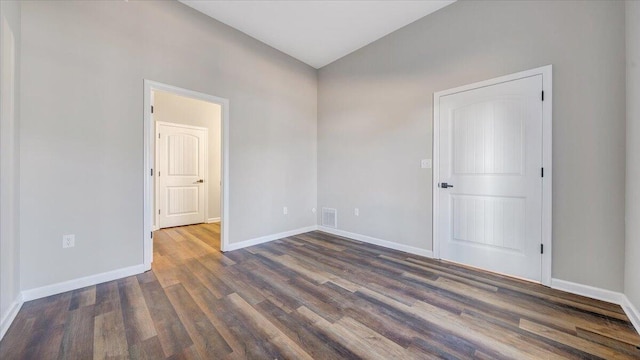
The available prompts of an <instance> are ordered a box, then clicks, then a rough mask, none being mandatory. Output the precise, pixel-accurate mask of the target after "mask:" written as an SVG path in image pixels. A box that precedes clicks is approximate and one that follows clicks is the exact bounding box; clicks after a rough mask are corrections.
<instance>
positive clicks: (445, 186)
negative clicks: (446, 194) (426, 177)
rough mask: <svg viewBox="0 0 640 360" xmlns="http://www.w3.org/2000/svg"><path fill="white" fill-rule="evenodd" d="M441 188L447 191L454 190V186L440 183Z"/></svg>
mask: <svg viewBox="0 0 640 360" xmlns="http://www.w3.org/2000/svg"><path fill="white" fill-rule="evenodd" d="M440 187H441V188H443V189H446V188H452V187H453V185H449V184H447V183H440Z"/></svg>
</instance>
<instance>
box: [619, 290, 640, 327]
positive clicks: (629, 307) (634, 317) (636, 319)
mask: <svg viewBox="0 0 640 360" xmlns="http://www.w3.org/2000/svg"><path fill="white" fill-rule="evenodd" d="M620 306H622V309H623V310H624V312H625V313H626V314H627V316H628V317H629V320H631V323H632V324H633V327H634V328H636V331H637V332H638V333H639V334H640V311H638V308H636V307H635V306H634V305H633V304H632V303H631V301H629V298H628V297H627V296H626V295H622V304H620Z"/></svg>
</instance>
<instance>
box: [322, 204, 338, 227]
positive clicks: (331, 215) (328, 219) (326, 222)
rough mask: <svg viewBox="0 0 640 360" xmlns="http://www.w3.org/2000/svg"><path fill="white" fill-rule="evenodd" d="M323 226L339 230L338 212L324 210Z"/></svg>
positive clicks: (329, 209)
mask: <svg viewBox="0 0 640 360" xmlns="http://www.w3.org/2000/svg"><path fill="white" fill-rule="evenodd" d="M322 226H325V227H330V228H334V229H337V228H338V210H336V209H331V208H322Z"/></svg>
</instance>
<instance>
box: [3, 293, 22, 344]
mask: <svg viewBox="0 0 640 360" xmlns="http://www.w3.org/2000/svg"><path fill="white" fill-rule="evenodd" d="M22 304H24V301H22V295H21V294H18V298H17V299H16V300H15V301H14V302H13V303H12V304H11V307H10V308H9V311H8V312H7V314H6V315H5V316H4V317H3V318H2V320H0V340H2V338H3V337H4V335H5V334H6V333H7V330H9V326H11V323H13V320H15V318H16V315H18V312H19V311H20V309H21V308H22Z"/></svg>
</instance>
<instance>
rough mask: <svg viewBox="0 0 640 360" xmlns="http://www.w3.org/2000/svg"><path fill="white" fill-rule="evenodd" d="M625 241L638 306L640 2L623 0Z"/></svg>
mask: <svg viewBox="0 0 640 360" xmlns="http://www.w3.org/2000/svg"><path fill="white" fill-rule="evenodd" d="M626 5H627V13H626V14H627V16H626V27H627V222H626V230H627V233H626V235H627V241H626V251H625V266H626V267H625V283H624V292H625V294H626V295H627V298H629V300H630V301H631V303H632V304H633V305H634V306H635V307H636V309H640V2H638V1H627V4H626Z"/></svg>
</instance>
